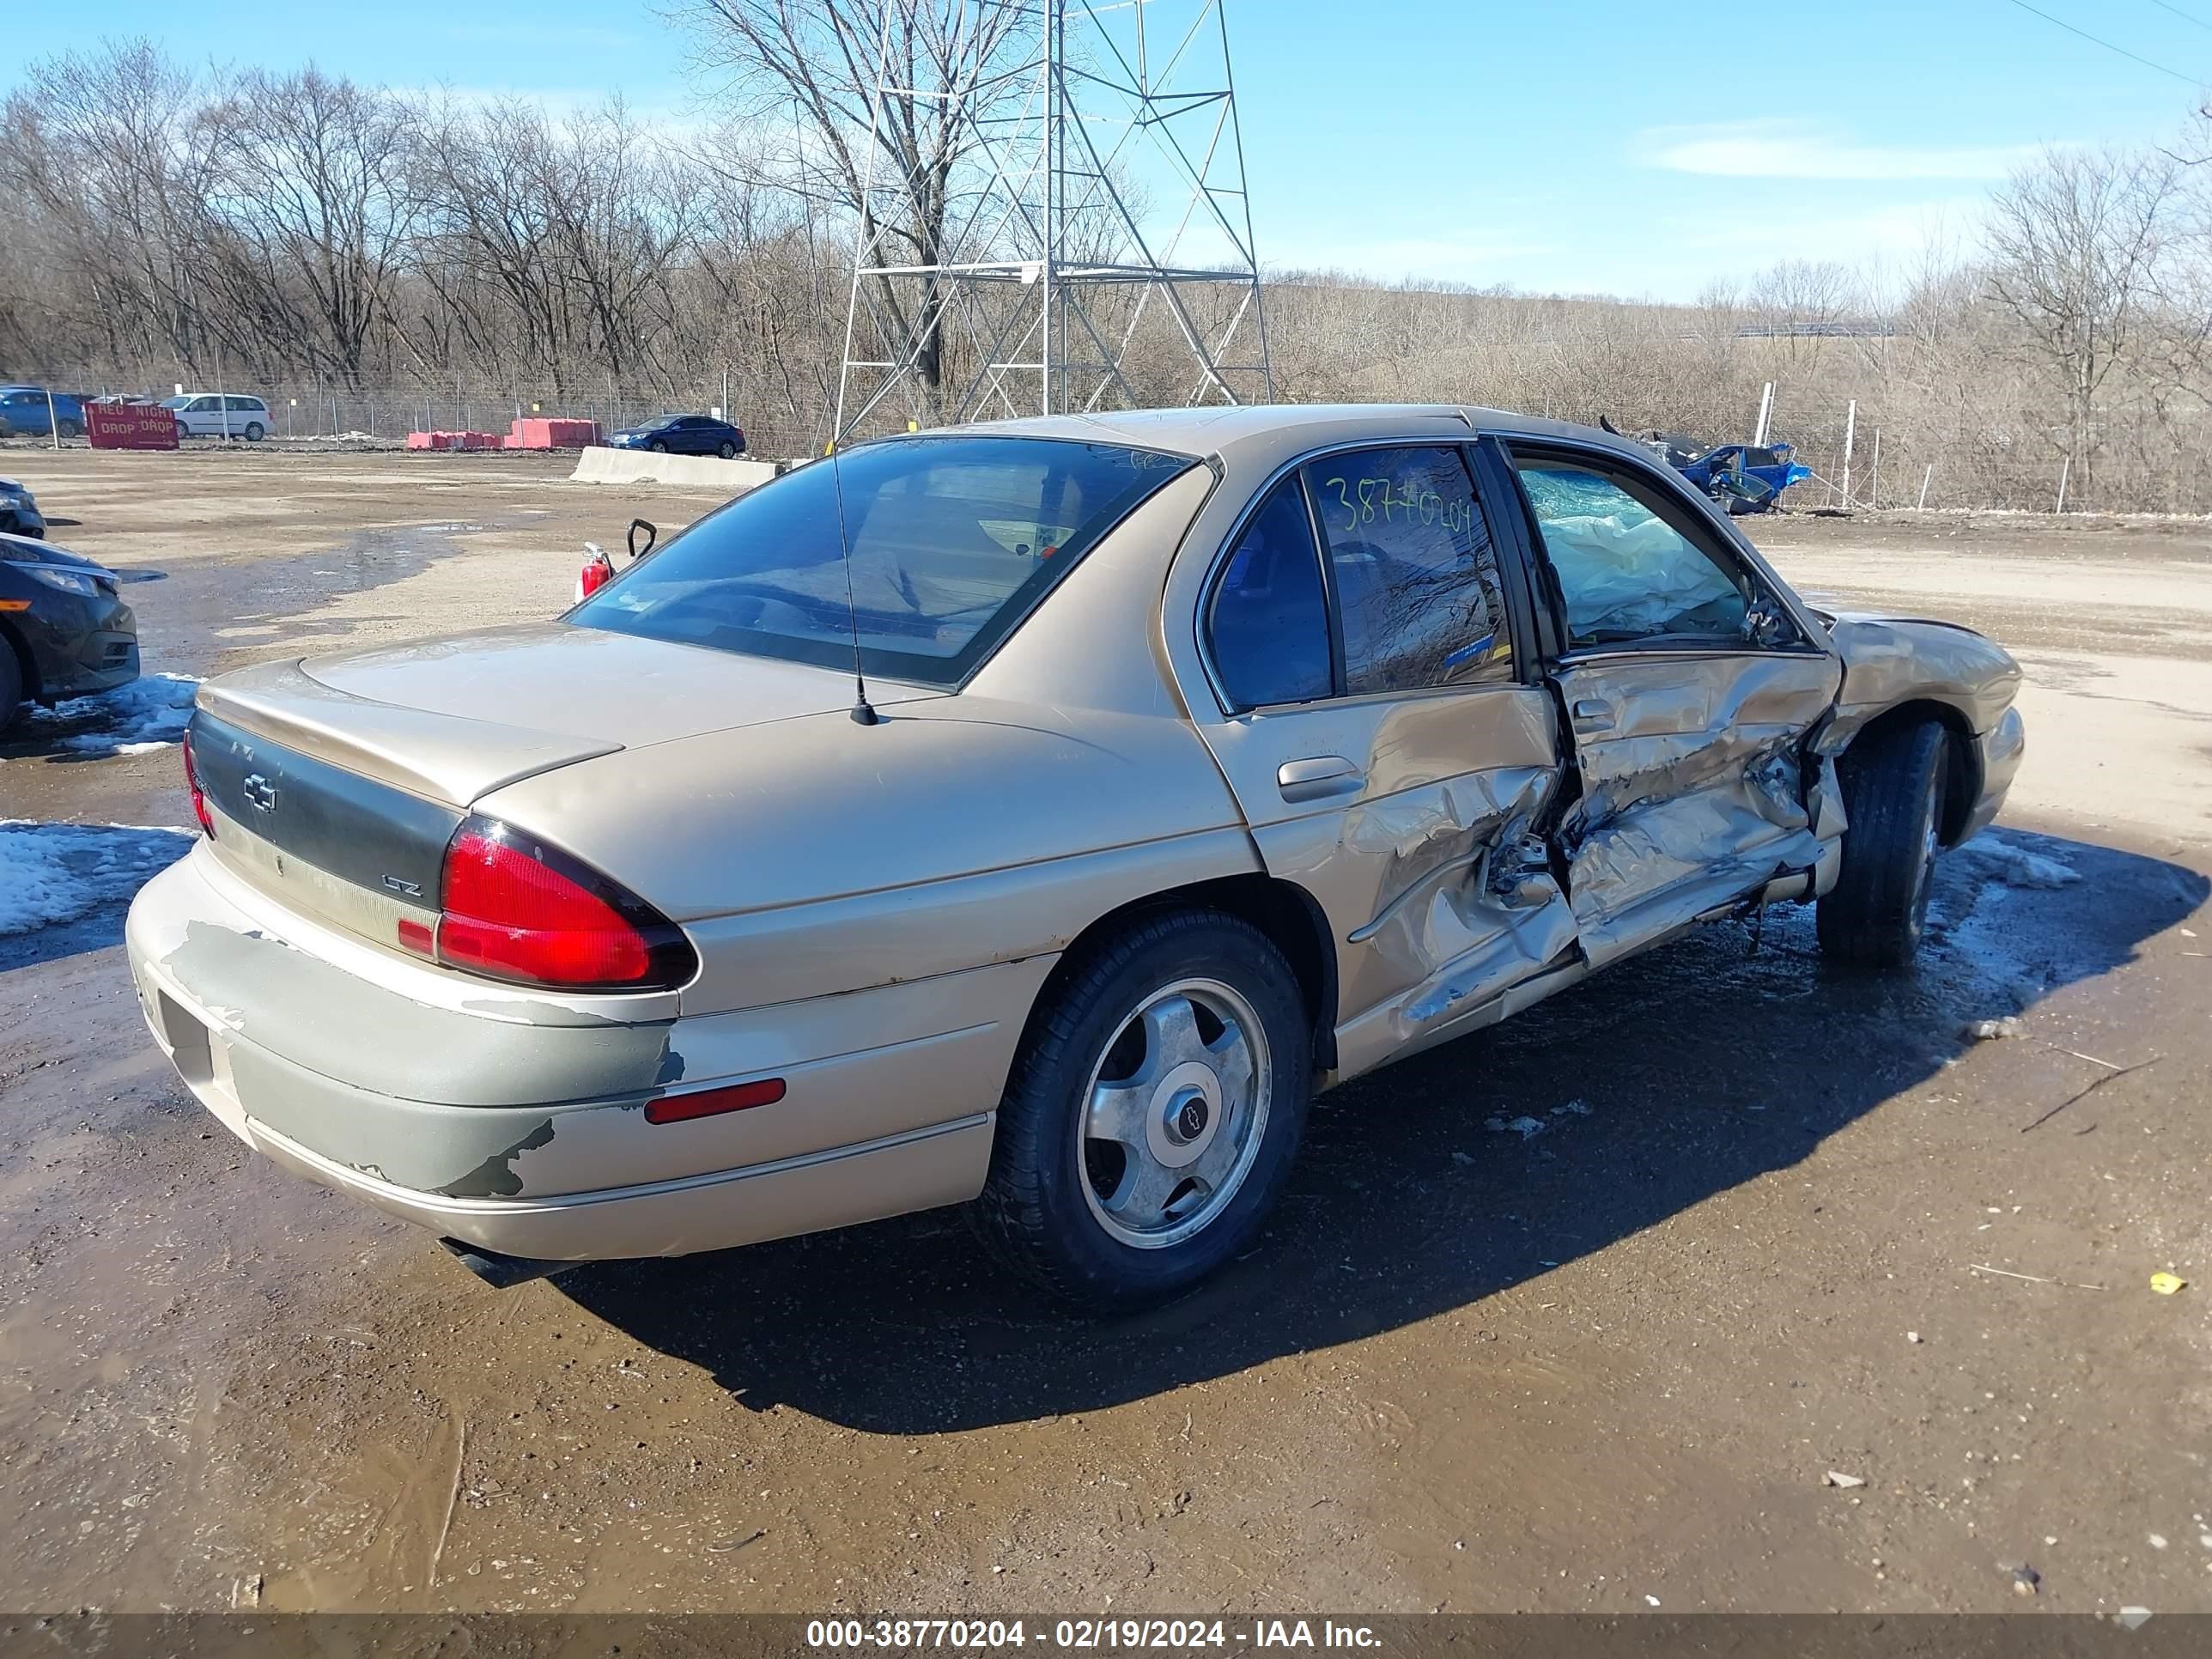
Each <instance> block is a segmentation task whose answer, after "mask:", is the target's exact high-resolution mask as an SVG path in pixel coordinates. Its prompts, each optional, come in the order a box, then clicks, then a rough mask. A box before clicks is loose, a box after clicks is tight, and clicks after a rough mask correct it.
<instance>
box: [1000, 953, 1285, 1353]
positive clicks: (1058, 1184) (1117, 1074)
mask: <svg viewBox="0 0 2212 1659" xmlns="http://www.w3.org/2000/svg"><path fill="white" fill-rule="evenodd" d="M1048 999H1049V1000H1048V1002H1046V1003H1045V1004H1043V1005H1042V1006H1040V1008H1039V1010H1038V1012H1037V1013H1036V1016H1034V1017H1033V1018H1032V1019H1031V1022H1030V1030H1029V1033H1028V1035H1027V1036H1025V1037H1024V1041H1023V1046H1022V1051H1021V1053H1020V1054H1019V1056H1018V1058H1017V1059H1016V1060H1015V1062H1014V1068H1013V1073H1012V1078H1011V1079H1010V1080H1009V1082H1008V1085H1007V1089H1006V1098H1005V1100H1004V1102H1003V1103H1001V1105H1000V1109H999V1126H998V1136H997V1139H996V1141H995V1143H994V1146H993V1147H992V1153H991V1173H990V1177H989V1179H988V1181H987V1182H986V1183H985V1186H984V1188H983V1193H982V1196H981V1198H980V1199H979V1200H977V1202H976V1205H975V1221H976V1224H977V1228H978V1231H981V1234H982V1236H983V1238H984V1240H985V1242H986V1243H987V1244H988V1245H989V1246H990V1247H991V1249H993V1251H994V1253H995V1254H996V1255H999V1256H1000V1259H1001V1260H1003V1261H1006V1263H1007V1265H1009V1266H1010V1267H1013V1268H1014V1269H1015V1270H1016V1271H1018V1272H1019V1273H1023V1274H1024V1275H1025V1276H1026V1277H1028V1278H1029V1279H1032V1280H1034V1281H1035V1282H1036V1283H1037V1284H1039V1285H1043V1286H1044V1287H1045V1288H1046V1289H1048V1290H1049V1291H1054V1293H1055V1294H1057V1295H1059V1296H1061V1297H1066V1299H1068V1300H1069V1301H1072V1302H1076V1303H1079V1304H1083V1305H1085V1306H1086V1307H1089V1308H1091V1309H1093V1310H1099V1311H1110V1310H1123V1309H1130V1308H1139V1307H1143V1306H1146V1305H1147V1304H1152V1303H1156V1302H1161V1301H1164V1300H1166V1299H1167V1298H1169V1297H1173V1296H1176V1295H1178V1294H1180V1293H1181V1292H1182V1291H1186V1290H1188V1289H1189V1288H1190V1287H1191V1286H1192V1285H1194V1284H1196V1283H1197V1282H1198V1280H1199V1279H1202V1278H1203V1277H1205V1276H1206V1274H1207V1273H1211V1272H1212V1271H1213V1270H1214V1269H1215V1268H1216V1267H1219V1266H1220V1265H1221V1264H1222V1263H1223V1262H1225V1261H1227V1260H1228V1259H1229V1258H1230V1257H1231V1255H1235V1254H1236V1253H1237V1251H1239V1250H1241V1249H1243V1248H1244V1247H1245V1245H1247V1244H1248V1243H1249V1242H1250V1241H1251V1239H1252V1237H1253V1236H1254V1235H1255V1233H1256V1232H1257V1231H1259V1229H1260V1226H1261V1224H1262V1222H1264V1221H1265V1219H1266V1218H1267V1212H1268V1211H1269V1210H1270V1209H1272V1208H1273V1206H1274V1202H1275V1199H1276V1196H1277V1195H1278V1194H1279V1193H1280V1191H1281V1189H1282V1185H1283V1182H1284V1181H1285V1178H1286V1177H1287V1176H1288V1174H1289V1172H1290V1167H1291V1158H1293V1157H1294V1156H1295V1155H1296V1153H1297V1143H1298V1137H1299V1133H1300V1131H1301V1130H1302V1129H1303V1127H1304V1122H1305V1110H1306V1097H1307V1094H1308V1091H1310V1088H1311V1086H1312V1076H1313V1061H1312V1053H1311V1041H1310V1035H1309V1030H1308V1023H1307V1018H1306V1013H1305V1003H1304V997H1303V996H1302V995H1301V994H1300V992H1299V989H1298V983H1297V978H1296V976H1295V975H1292V973H1291V969H1290V966H1289V964H1288V963H1285V961H1284V960H1283V957H1282V955H1281V953H1280V952H1279V951H1277V950H1276V949H1275V947H1274V945H1273V944H1271V943H1270V942H1269V941H1268V939H1267V936H1266V935H1265V934H1263V933H1261V932H1260V931H1259V930H1258V929H1257V928H1255V927H1252V926H1251V924H1249V922H1246V921H1241V920H1239V919H1238V918H1237V917H1234V916H1231V915H1224V914H1221V913H1219V912H1217V911H1207V910H1192V911H1167V912H1162V913H1160V914H1158V915H1153V916H1150V917H1147V918H1145V919H1143V920H1141V921H1138V922H1135V923H1133V925H1132V926H1131V927H1130V928H1129V929H1128V931H1127V932H1125V933H1121V934H1120V935H1118V936H1116V937H1115V938H1112V939H1108V940H1106V941H1105V942H1103V944H1100V945H1096V946H1093V947H1091V948H1090V949H1088V950H1086V951H1085V953H1084V955H1083V956H1082V957H1080V958H1079V959H1077V960H1075V961H1073V963H1070V964H1067V965H1066V967H1064V969H1063V972H1062V975H1061V978H1060V983H1059V984H1058V985H1057V986H1056V987H1054V989H1053V990H1051V991H1049V992H1048Z"/></svg>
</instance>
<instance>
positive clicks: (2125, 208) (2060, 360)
mask: <svg viewBox="0 0 2212 1659" xmlns="http://www.w3.org/2000/svg"><path fill="white" fill-rule="evenodd" d="M2176 173H2177V164H2176V163H2175V161H2173V160H2172V157H2170V156H2168V155H2166V154H2165V153H2164V152H2146V153H2136V154H2133V155H2122V154H2119V153H2117V152H2114V151H2112V150H2050V151H2046V152H2045V154H2044V155H2043V156H2042V158H2041V159H2040V160H2039V161H2036V162H2035V163H2034V164H2033V166H2030V167H2024V168H2022V169H2021V170H2020V171H2019V172H2017V173H2015V174H2014V175H2013V178H2012V181H2011V183H2010V184H2009V185H2007V186H2006V188H2004V189H2003V190H2002V191H1999V192H1998V193H1997V196H1996V201H1995V203H1994V204H1993V206H1992V210H1991V213H1990V223H1989V228H1988V230H1987V232H1986V235H1985V240H1986V244H1987V251H1988V254H1989V258H1990V294H1991V295H1992V296H1993V297H1994V298H1995V299H1996V302H1997V304H1998V306H1999V307H2001V308H2002V311H2003V313H2004V314H2005V315H2006V316H2007V317H2008V319H2010V321H2011V322H2012V323H2013V324H2014V325H2015V327H2016V328H2017V329H2018V330H2019V331H2020V334H2021V338H2022V343H2023V345H2024V348H2025V349H2026V351H2027V354H2028V355H2029V356H2030V357H2031V358H2032V359H2033V361H2034V362H2036V364H2037V365H2038V367H2039V368H2043V369H2045V370H2046V371H2048V372H2049V373H2050V374H2052V375H2053V376H2054V377H2055V378H2056V379H2057V382H2058V384H2059V386H2060V395H2061V397H2062V398H2063V409H2064V422H2063V434H2064V436H2063V449H2064V453H2065V454H2066V456H2067V457H2068V459H2069V466H2070V468H2071V471H2072V474H2073V477H2074V478H2075V480H2076V481H2077V482H2079V483H2081V485H2083V486H2084V487H2085V488H2086V487H2087V484H2088V483H2089V482H2090V478H2091V471H2092V463H2093V459H2094V456H2095V453H2096V450H2097V447H2098V436H2097V413H2098V400H2099V398H2100V395H2101V393H2102V392H2103V391H2104V388H2105V386H2106V381H2107V380H2110V378H2111V377H2112V373H2113V371H2114V369H2115V368H2118V366H2119V364H2120V362H2121V361H2122V358H2123V356H2124V354H2125V353H2126V352H2127V351H2128V350H2129V349H2130V348H2131V347H2133V346H2134V345H2135V344H2136V336H2137V332H2138V330H2139V329H2140V328H2141V327H2142V325H2143V324H2144V321H2145V312H2146V309H2147V307H2148V303H2149V302H2150V301H2152V300H2153V298H2154V295H2155V292H2156V289H2155V281H2154V278H2155V273H2156V270H2157V267H2158V264H2159V260H2160V254H2161V252H2163V248H2164V243H2165V240H2166V234H2167V232H2168V229H2169V226H2170V221H2171V217H2172V208H2173V206H2174V201H2175V195H2174V191H2175V182H2176Z"/></svg>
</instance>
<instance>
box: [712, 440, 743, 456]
mask: <svg viewBox="0 0 2212 1659" xmlns="http://www.w3.org/2000/svg"><path fill="white" fill-rule="evenodd" d="M714 453H716V454H717V455H720V457H721V458H722V459H724V460H726V461H734V460H736V459H738V447H737V446H736V445H735V444H733V443H732V442H731V441H729V440H728V439H726V438H725V439H723V440H722V447H720V449H718V450H716V451H715V452H714Z"/></svg>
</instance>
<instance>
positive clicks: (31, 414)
mask: <svg viewBox="0 0 2212 1659" xmlns="http://www.w3.org/2000/svg"><path fill="white" fill-rule="evenodd" d="M52 395H53V406H52V407H53V412H52V415H49V414H48V413H47V404H46V397H47V393H46V388H45V387H44V386H0V436H7V437H40V438H50V437H52V435H53V434H54V429H55V428H57V427H58V428H61V435H62V436H63V437H64V438H81V437H82V436H83V435H84V405H83V404H81V403H79V402H78V401H77V400H76V398H72V397H70V396H69V395H68V394H67V393H65V392H55V393H53V394H52Z"/></svg>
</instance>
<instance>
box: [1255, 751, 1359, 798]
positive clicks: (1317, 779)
mask: <svg viewBox="0 0 2212 1659" xmlns="http://www.w3.org/2000/svg"><path fill="white" fill-rule="evenodd" d="M1366 781H1367V775H1366V774H1365V773H1364V772H1362V771H1361V770H1360V769H1358V767H1356V766H1354V765H1353V764H1352V763H1351V762H1350V761H1348V760H1346V759H1345V757H1343V756H1341V755H1314V756H1310V757H1308V758H1307V759H1304V760H1294V761H1285V762H1284V763H1282V764H1281V765H1280V766H1279V767H1277V768H1276V769H1275V787H1277V788H1278V789H1280V790H1281V791H1282V792H1283V799H1285V800H1320V799H1322V798H1323V797H1324V796H1328V795H1348V794H1351V793H1352V792H1353V791H1355V790H1357V789H1358V788H1360V787H1362V786H1364V784H1365V783H1366Z"/></svg>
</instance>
